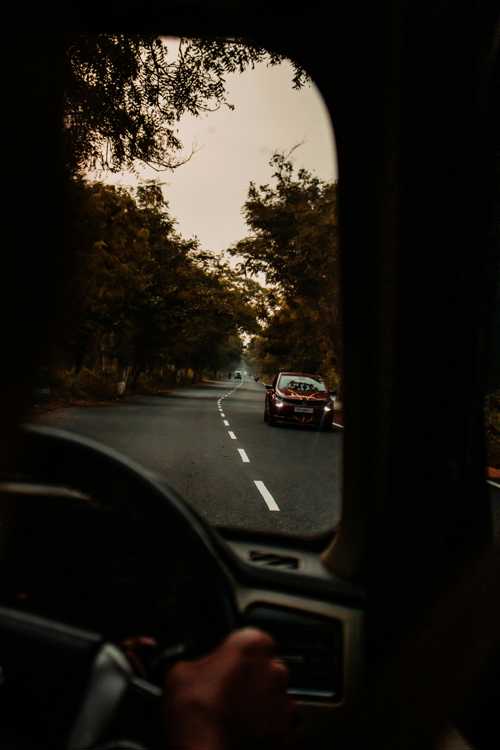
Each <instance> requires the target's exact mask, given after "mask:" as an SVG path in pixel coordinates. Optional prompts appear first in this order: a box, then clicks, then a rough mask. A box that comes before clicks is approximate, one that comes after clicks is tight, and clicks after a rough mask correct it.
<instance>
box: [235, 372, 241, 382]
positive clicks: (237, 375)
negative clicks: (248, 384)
mask: <svg viewBox="0 0 500 750" xmlns="http://www.w3.org/2000/svg"><path fill="white" fill-rule="evenodd" d="M241 377H242V376H241V371H240V370H236V371H235V373H234V379H235V380H241Z"/></svg>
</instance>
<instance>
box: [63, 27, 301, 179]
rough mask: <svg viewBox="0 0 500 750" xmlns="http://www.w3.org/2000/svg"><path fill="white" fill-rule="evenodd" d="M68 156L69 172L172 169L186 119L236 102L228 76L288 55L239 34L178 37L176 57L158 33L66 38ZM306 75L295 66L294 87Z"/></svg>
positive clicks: (177, 159) (178, 160) (182, 158)
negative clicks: (180, 128)
mask: <svg viewBox="0 0 500 750" xmlns="http://www.w3.org/2000/svg"><path fill="white" fill-rule="evenodd" d="M65 41H66V43H65V103H64V132H65V145H66V148H65V154H66V163H67V168H68V173H69V174H75V173H76V172H80V173H82V172H83V171H84V170H91V169H96V168H102V169H104V170H106V171H111V172H117V171H120V170H121V169H129V170H130V169H133V168H134V166H135V164H136V162H143V163H147V164H149V165H150V166H152V167H154V168H157V169H172V168H175V167H176V166H179V164H182V163H183V162H184V161H185V159H186V158H189V157H185V156H181V155H180V151H181V148H182V143H181V140H180V135H179V132H178V129H177V128H178V123H179V120H180V118H181V117H182V116H183V115H184V114H186V113H189V114H192V115H198V114H200V113H201V112H206V111H210V110H214V109H218V108H219V107H221V106H229V107H231V106H232V105H231V103H230V102H229V101H228V100H227V97H226V90H225V80H226V76H227V75H228V74H230V73H234V72H238V71H239V72H243V71H244V70H245V69H246V68H249V67H253V66H254V65H255V64H256V63H259V62H263V61H267V63H268V64H269V65H276V64H278V63H280V62H281V61H282V60H283V58H282V57H281V56H280V55H277V54H275V53H272V54H271V53H268V52H266V51H265V50H263V49H262V48H260V47H257V46H254V45H251V44H248V43H243V42H239V41H238V40H231V41H225V40H202V39H192V40H186V39H181V40H180V47H179V54H178V56H177V57H172V56H170V55H169V46H168V42H167V41H166V40H164V39H160V38H158V37H157V36H156V35H155V34H146V33H143V34H133V35H132V34H125V33H118V34H109V33H100V34H97V33H95V34H88V33H86V34H82V33H72V34H67V35H66V37H65ZM305 80H306V74H305V73H304V71H303V70H302V69H301V68H300V67H299V66H297V65H294V78H293V85H294V86H295V87H296V88H299V87H301V86H302V85H303V84H304V81H305Z"/></svg>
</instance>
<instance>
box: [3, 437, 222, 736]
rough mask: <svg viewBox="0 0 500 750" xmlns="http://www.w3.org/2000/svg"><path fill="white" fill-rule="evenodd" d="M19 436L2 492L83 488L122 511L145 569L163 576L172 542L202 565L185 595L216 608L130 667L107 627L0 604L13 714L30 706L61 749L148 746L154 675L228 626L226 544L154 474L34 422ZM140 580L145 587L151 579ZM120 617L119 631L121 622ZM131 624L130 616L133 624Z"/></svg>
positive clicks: (155, 729)
mask: <svg viewBox="0 0 500 750" xmlns="http://www.w3.org/2000/svg"><path fill="white" fill-rule="evenodd" d="M23 441H24V442H23V447H22V455H21V460H20V467H19V469H20V472H21V475H22V478H23V482H22V483H16V482H11V483H4V485H3V487H2V491H3V492H2V498H3V497H9V495H11V496H13V498H14V503H17V502H18V500H19V496H20V495H22V496H23V497H24V498H25V497H26V496H28V498H29V500H30V501H33V507H36V506H37V504H38V501H37V496H39V495H40V494H42V495H44V494H47V493H49V494H52V495H57V494H58V493H60V494H62V496H63V499H64V497H66V496H67V497H68V498H70V499H71V497H72V496H73V495H72V493H73V494H75V493H76V494H80V495H82V496H84V497H85V498H88V500H89V504H90V505H92V504H93V503H97V505H98V506H99V508H104V509H106V510H111V511H112V512H113V513H115V514H116V513H118V514H125V515H126V516H127V518H129V519H130V521H131V526H132V527H133V529H134V533H135V534H137V535H138V536H137V537H136V539H137V545H138V548H140V549H148V550H149V552H148V554H149V553H150V554H151V555H152V557H151V558H150V559H151V560H154V561H155V564H156V565H153V564H152V563H151V567H150V570H149V572H150V573H151V575H152V576H153V581H154V582H155V585H156V586H161V580H162V576H165V577H168V571H166V572H165V573H163V572H162V571H161V565H162V560H163V559H164V553H163V550H164V549H166V548H167V547H168V545H169V543H170V542H172V543H173V544H175V549H176V550H177V551H178V550H181V553H180V554H181V557H182V558H183V559H184V560H185V561H186V562H187V561H189V560H191V559H193V558H194V559H195V560H196V570H198V571H200V583H199V584H197V581H196V580H194V579H193V578H191V579H190V582H189V585H190V587H191V588H190V596H193V595H199V596H200V597H203V600H204V601H207V600H210V602H211V606H212V610H211V612H213V613H216V614H214V616H213V617H212V616H209V617H204V621H203V622H201V623H196V627H195V628H194V632H191V633H190V638H189V640H188V639H185V638H181V639H180V640H177V641H176V642H175V643H167V644H166V647H165V644H161V643H160V647H159V648H157V649H156V651H155V653H154V659H151V660H150V661H149V662H148V668H147V669H146V671H145V672H144V673H143V674H138V673H137V670H134V668H133V666H132V664H131V662H130V660H129V659H128V658H127V656H126V655H125V653H124V651H123V650H122V649H121V648H120V644H119V643H118V644H117V643H112V642H109V639H108V640H107V639H106V634H103V633H102V632H96V631H95V630H94V631H89V630H88V629H87V628H85V627H81V626H80V624H79V623H74V622H73V623H71V624H68V623H66V622H64V621H62V622H61V621H57V620H55V619H53V618H52V617H50V616H49V617H47V616H46V615H45V614H44V613H42V614H40V613H39V612H37V613H33V612H31V611H26V609H25V608H24V609H23V608H19V607H16V606H15V602H14V606H13V602H12V601H9V602H7V606H2V607H0V643H2V644H3V651H2V653H1V654H0V668H1V670H0V678H1V679H0V684H2V683H3V687H2V688H0V689H1V691H2V692H3V693H4V694H7V697H8V699H9V701H10V703H9V704H8V705H9V706H10V708H9V710H11V711H12V712H13V715H14V714H15V712H16V710H18V708H19V706H21V708H20V709H19V710H20V712H21V713H20V718H21V720H22V715H23V714H25V713H26V711H28V714H29V712H30V711H32V712H34V713H33V714H30V720H31V721H32V723H34V724H37V722H38V725H37V726H38V728H39V729H41V730H42V734H43V733H44V732H45V733H46V737H45V740H46V741H48V740H50V741H51V742H53V741H54V737H55V738H56V740H57V741H58V742H63V743H64V744H65V746H66V747H68V748H69V750H89V749H90V748H98V747H100V746H102V745H103V743H106V742H108V743H109V742H110V741H114V740H116V739H117V738H120V739H121V740H123V738H125V739H126V740H127V741H135V742H137V741H139V742H142V743H146V744H147V746H148V747H152V746H155V745H156V744H158V743H159V742H161V738H162V728H161V727H162V724H161V721H160V704H161V696H162V687H161V685H162V680H161V679H160V678H159V675H160V674H163V673H164V668H165V665H168V664H169V663H173V662H175V660H177V659H179V658H182V657H186V658H189V657H190V656H197V655H200V654H202V653H206V652H207V651H208V650H209V649H210V648H212V647H213V646H215V645H216V644H217V643H218V642H220V641H221V640H222V639H223V638H224V637H225V636H226V635H227V634H228V633H229V632H231V630H233V629H234V628H235V626H236V622H237V608H236V604H235V599H234V593H233V584H232V580H231V575H230V573H229V569H228V565H227V561H228V559H229V558H228V557H227V554H228V553H227V549H226V548H225V545H224V543H223V542H222V541H221V540H220V539H219V538H218V537H217V536H216V535H215V534H214V533H213V532H212V530H211V529H210V528H209V527H208V526H207V525H206V524H205V523H204V522H203V521H202V520H201V519H200V518H199V517H198V516H197V514H196V513H195V512H194V511H193V510H191V509H190V508H189V507H188V506H187V505H186V504H185V503H184V502H183V501H182V500H181V499H180V498H179V496H178V495H176V493H175V492H174V491H173V490H172V489H171V488H169V487H168V486H167V485H166V484H165V483H164V482H163V481H162V480H161V479H160V478H158V477H157V476H156V475H153V474H151V473H149V472H147V471H145V470H144V469H142V468H141V467H140V466H138V465H136V464H135V463H134V462H132V461H131V460H129V459H127V458H124V457H123V456H121V455H119V454H117V453H116V452H115V451H113V450H111V449H108V448H106V447H103V446H101V445H99V444H97V443H95V442H94V441H92V440H89V439H86V438H83V437H80V436H76V435H73V434H70V433H66V432H63V431H61V430H56V429H53V428H48V427H40V426H36V427H35V426H28V427H25V428H23ZM26 479H28V481H29V483H30V484H27V483H26ZM40 488H42V490H41V489H40ZM66 488H70V489H69V491H68V489H66ZM65 493H66V494H65ZM2 507H3V508H5V507H8V504H7V506H5V505H3V504H2ZM2 513H3V511H2ZM0 520H2V519H0ZM3 522H4V523H5V518H4V519H3ZM7 525H8V523H7ZM0 529H1V525H0ZM61 531H63V530H61ZM162 540H163V541H162ZM0 542H1V540H0ZM89 554H90V555H91V554H92V544H91V543H89ZM0 563H1V557H0ZM34 564H35V565H36V561H34ZM153 567H157V568H158V569H156V570H152V568H153ZM1 572H2V565H1V564H0V573H1ZM7 573H8V571H7ZM148 585H149V589H148V591H151V581H149V583H148ZM197 587H198V588H197ZM201 589H203V590H201ZM160 596H161V592H160ZM122 625H123V631H124V632H127V623H126V622H125V623H123V624H122ZM134 628H135V623H134V626H132V625H131V629H130V631H129V632H130V633H131V634H133V633H134V632H135V630H134ZM27 701H28V703H27ZM28 704H29V706H30V709H29V710H28V709H27V705H28ZM49 723H50V726H49V725H48V724H49ZM49 735H51V736H50V737H49ZM112 746H114V745H112ZM122 746H123V747H125V746H126V745H120V747H122Z"/></svg>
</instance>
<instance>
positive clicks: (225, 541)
mask: <svg viewBox="0 0 500 750" xmlns="http://www.w3.org/2000/svg"><path fill="white" fill-rule="evenodd" d="M61 19H62V20H63V21H64V22H65V23H66V26H67V27H68V28H69V27H71V28H74V29H75V28H78V29H80V30H81V31H82V33H91V32H90V29H91V28H94V25H95V23H96V22H97V24H98V25H106V24H104V20H105V19H106V22H107V24H108V26H109V27H110V28H111V27H115V28H120V29H126V30H129V31H130V32H133V31H134V30H137V29H138V28H153V27H154V28H155V29H158V32H159V33H165V34H169V35H177V36H188V35H189V36H196V35H199V36H200V35H201V36H207V37H210V36H219V37H241V38H246V39H250V40H252V41H255V42H257V43H258V44H260V45H262V46H264V47H266V48H269V49H272V50H276V51H278V52H280V53H284V54H286V55H287V56H289V57H290V58H292V59H295V60H297V61H299V63H300V64H301V65H303V66H304V67H305V68H306V70H307V71H308V72H309V73H310V75H311V76H312V78H313V79H314V81H315V82H316V84H317V85H318V87H319V89H320V91H321V93H322V96H323V98H324V101H325V103H326V105H327V107H328V109H329V111H330V113H331V116H332V120H333V123H334V126H335V133H336V141H337V149H338V163H339V184H340V186H341V190H340V207H339V222H340V236H341V248H342V255H341V276H342V286H341V292H342V315H343V320H342V325H343V332H344V335H343V340H344V342H345V343H344V352H343V367H344V383H345V392H344V394H343V400H344V403H345V413H344V422H345V432H344V454H343V455H344V459H343V461H344V465H343V514H342V521H341V524H340V526H339V527H338V528H337V529H336V530H335V533H334V534H333V535H329V536H328V537H327V536H322V537H318V538H316V539H311V540H309V541H307V540H304V541H303V542H300V541H298V540H296V539H295V540H289V539H286V538H280V537H271V536H266V535H265V534H261V535H252V534H250V533H249V534H248V535H245V533H244V532H241V531H239V532H238V533H237V534H236V533H231V531H229V530H228V531H227V532H226V533H224V532H223V531H215V530H214V529H212V528H210V527H208V525H207V524H206V523H205V522H204V521H203V519H202V518H200V517H198V515H197V514H196V513H195V512H194V511H193V510H191V509H190V508H189V507H188V506H187V505H186V504H185V503H184V502H183V500H182V498H179V497H178V496H177V495H176V494H175V493H174V492H173V491H172V490H171V489H170V488H169V486H168V482H167V483H165V482H164V481H163V480H162V479H161V478H158V477H156V476H152V475H151V474H150V473H149V472H147V471H145V470H144V469H143V468H142V467H141V466H138V465H136V464H134V463H133V462H131V461H129V460H128V459H124V458H123V457H121V456H119V455H118V454H116V453H114V452H113V451H112V450H110V449H108V448H106V447H104V446H100V445H96V444H94V443H93V442H92V441H90V440H87V439H84V438H79V437H76V436H69V435H68V434H65V433H63V432H58V431H57V430H54V429H49V428H42V427H25V428H24V429H23V432H22V437H21V438H20V440H21V443H20V444H21V446H22V448H21V450H20V451H19V459H18V471H17V473H16V474H15V475H10V476H5V477H4V478H3V481H2V485H1V506H0V510H1V525H0V668H1V671H0V704H1V705H0V712H1V713H0V726H1V727H3V729H2V735H0V736H2V744H3V745H4V746H5V747H67V748H70V750H90V749H91V748H95V749H97V748H99V747H102V746H104V743H109V742H112V741H116V740H121V741H123V740H124V739H126V740H129V741H133V742H136V743H140V746H143V747H146V748H153V747H163V746H164V744H163V737H162V729H161V722H160V712H159V705H160V701H161V690H162V688H161V684H162V682H161V674H162V670H163V668H164V666H165V664H168V663H172V662H173V661H175V659H178V658H182V657H184V658H189V657H191V656H197V655H200V654H203V653H206V652H207V651H208V650H209V649H210V648H211V647H213V646H214V645H216V644H217V643H219V642H220V640H221V639H222V638H223V637H224V636H225V635H226V634H227V633H229V632H230V631H231V630H232V629H234V628H235V627H238V626H241V625H243V624H252V625H257V626H258V627H260V628H262V629H264V630H266V631H267V632H269V633H271V634H272V635H273V636H274V637H275V639H276V641H277V644H278V652H279V655H280V656H281V657H282V658H283V659H284V660H285V662H286V663H287V665H288V666H289V669H290V692H291V694H292V695H293V696H294V697H295V698H296V700H297V701H298V704H299V710H300V722H299V726H298V728H297V736H296V739H295V743H296V746H297V747H298V748H299V747H301V748H306V747H307V748H318V749H319V748H323V747H324V748H326V747H337V748H351V747H352V748H354V747H366V748H374V747H376V748H379V747H380V748H401V749H403V748H404V749H405V750H411V749H412V748H415V749H417V748H418V749H419V750H422V749H423V748H434V747H440V745H439V744H438V743H439V742H441V741H444V740H443V737H444V736H445V735H446V733H447V732H448V730H450V728H453V731H454V732H455V733H456V734H455V737H456V741H457V742H458V744H457V745H455V747H473V748H478V750H483V749H486V748H490V747H491V748H493V747H498V746H499V743H500V728H499V725H498V719H497V706H498V687H499V684H498V683H499V673H500V596H499V584H498V582H499V580H500V556H499V547H498V542H497V543H496V544H495V541H494V533H493V524H492V516H491V506H490V496H489V489H488V486H487V484H486V481H485V470H484V467H485V444H484V427H483V412H482V409H483V405H482V404H483V401H482V399H483V384H484V381H485V378H486V373H487V371H488V368H489V367H490V366H491V351H490V342H491V340H492V338H493V336H492V325H493V323H492V321H493V313H494V310H493V306H494V299H495V283H496V279H497V278H498V273H499V266H498V263H499V256H498V251H499V242H498V240H499V238H498V211H499V207H500V201H499V198H500V193H499V176H500V172H499V169H498V167H499V164H498V153H499V152H498V134H499V133H500V123H499V121H498V107H497V108H496V109H495V105H497V104H498V90H499V86H498V84H499V80H498V36H497V37H496V39H495V29H496V26H495V24H496V17H495V13H494V9H493V8H492V5H491V4H490V3H487V2H476V3H472V2H469V0H466V1H465V2H463V3H460V4H457V3H453V2H451V1H450V0H445V1H444V2H440V3H433V4H427V3H417V2H396V3H393V2H382V3H378V4H369V5H368V4H367V5H366V7H362V8H359V7H358V6H353V5H349V4H346V3H323V2H318V3H314V2H312V3H309V4H308V5H307V6H304V7H302V8H301V9H300V10H295V9H294V8H292V6H287V5H285V4H284V3H279V2H276V3H261V2H254V3H253V4H252V5H249V4H247V3H227V2H217V1H214V2H204V3H201V2H198V0H186V2H181V1H180V0H179V1H177V2H169V3H163V2H152V3H145V4H139V3H135V2H132V1H130V2H122V3H119V4H112V6H111V8H110V9H108V14H107V15H105V14H104V11H102V10H99V13H97V11H95V12H93V11H92V9H91V8H90V7H89V6H87V5H84V4H81V3H74V4H72V6H71V8H69V7H65V8H64V9H63V10H62V11H61ZM496 30H497V31H498V29H496ZM8 42H9V44H8V53H9V56H10V59H16V60H17V61H18V62H17V67H16V71H15V75H13V76H12V78H11V80H10V81H9V92H8V96H9V100H10V102H11V106H10V118H11V119H10V120H9V125H10V127H11V132H10V142H11V143H12V144H15V145H16V148H15V149H14V148H13V149H9V151H10V152H11V153H10V154H9V156H10V157H11V159H12V164H11V169H10V171H8V174H9V175H12V179H11V182H10V192H11V195H12V196H14V195H19V194H23V192H24V191H26V190H27V189H28V188H27V184H26V182H27V181H28V182H29V185H30V187H29V189H30V190H36V191H37V197H38V199H37V201H36V203H35V206H34V208H33V210H32V214H31V215H30V217H29V221H26V219H24V220H23V222H22V224H20V223H17V224H16V225H15V227H14V228H17V230H18V231H17V234H16V239H15V243H14V245H13V248H14V249H13V250H12V256H13V255H14V254H18V256H16V258H13V259H12V260H10V261H9V258H7V265H6V267H5V268H4V272H3V273H4V284H3V286H4V290H3V292H2V306H3V305H5V310H2V315H1V320H2V330H4V329H5V334H4V339H3V344H4V351H5V352H9V356H10V358H11V359H12V360H13V361H15V362H16V367H17V372H18V373H20V374H19V378H20V379H22V378H28V379H29V377H30V375H29V367H30V359H29V353H28V352H27V351H26V349H25V348H24V346H23V343H22V342H23V340H24V337H23V331H25V330H27V328H28V325H29V326H32V325H35V327H37V326H38V328H37V341H38V343H39V346H40V348H42V347H43V346H45V345H46V341H47V339H48V334H47V329H48V328H50V325H51V321H52V319H53V318H54V319H55V316H56V315H57V304H56V300H55V299H54V298H53V296H52V295H48V294H47V289H51V288H55V286H56V285H57V283H58V280H59V279H61V278H63V277H64V273H65V264H66V263H67V262H68V261H67V258H66V256H65V253H64V227H63V222H62V221H61V214H62V208H61V206H62V204H63V201H64V196H63V191H62V189H61V186H62V184H63V183H62V168H61V163H60V162H61V160H60V150H61V149H60V147H61V144H60V131H61V128H60V114H61V97H62V92H63V89H64V70H63V69H62V67H61V59H62V55H61V50H62V49H63V45H64V35H58V34H50V35H45V34H40V33H36V32H30V33H29V34H27V35H24V34H20V33H18V34H14V35H12V37H10V38H9V39H8ZM24 44H28V47H29V54H26V55H25V56H24V58H23V59H22V60H20V59H19V56H18V50H19V49H22V48H23V45H24ZM495 100H496V101H495ZM495 160H496V161H495ZM7 220H8V221H9V222H11V223H12V225H13V226H14V218H13V214H12V217H11V216H8V219H7ZM66 220H67V221H68V220H69V219H68V218H67V217H66ZM21 227H22V232H21V231H19V230H20V228H21ZM19 254H20V255H22V256H23V257H29V258H30V260H32V265H31V268H30V271H29V272H28V271H26V269H25V268H24V266H23V268H21V266H22V265H23V264H20V263H19ZM9 263H12V268H10V266H9ZM19 290H22V292H23V296H24V298H25V299H26V300H27V301H26V304H25V306H24V307H23V309H22V311H21V312H20V314H19V316H18V317H17V319H16V321H15V324H14V325H13V324H12V320H11V315H9V314H8V313H9V310H10V309H11V306H12V305H14V302H16V304H17V307H16V309H19V301H18V299H17V298H18V295H19V293H20V292H19ZM41 309H43V310H44V316H39V319H37V318H38V316H37V314H36V313H37V310H41ZM7 321H9V325H6V322H7ZM14 329H15V333H16V335H14ZM10 385H12V384H10ZM367 415H369V416H368V418H367ZM5 418H6V419H7V420H8V418H9V417H8V414H6V416H5ZM325 492H328V488H325ZM89 545H90V547H91V550H92V554H91V556H90V559H89V555H88V549H89ZM86 551H87V554H85V552H86ZM82 561H84V564H83V563H82ZM137 634H141V635H147V636H151V637H152V638H154V639H155V642H156V646H155V648H154V649H151V650H149V651H147V652H145V653H144V654H142V655H141V665H140V668H137V667H136V668H134V667H133V665H132V662H131V661H130V660H129V659H127V658H126V656H125V653H126V648H125V646H124V642H125V641H126V639H127V638H129V637H131V636H135V635H137ZM27 716H29V721H27V719H26V717H27ZM111 746H112V745H111ZM115 746H116V747H120V745H119V744H118V745H115ZM442 747H445V745H442Z"/></svg>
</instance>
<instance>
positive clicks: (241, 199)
mask: <svg viewBox="0 0 500 750" xmlns="http://www.w3.org/2000/svg"><path fill="white" fill-rule="evenodd" d="M67 38H68V46H67V48H66V66H65V69H66V71H67V81H66V86H65V97H66V99H65V119H64V135H65V149H66V150H65V167H66V174H67V181H66V207H67V211H68V216H67V218H69V222H68V223H69V229H68V247H67V252H68V253H72V256H73V257H72V261H73V262H72V263H71V264H68V266H70V265H71V268H72V276H71V278H68V282H67V284H66V285H65V290H64V295H65V297H64V310H63V315H62V320H61V323H60V328H59V330H57V331H55V335H56V338H57V341H55V342H54V346H53V349H52V351H51V357H50V359H49V357H47V362H44V363H43V364H44V367H43V370H41V374H40V379H39V383H38V384H37V387H36V389H35V391H34V393H33V404H34V414H35V418H36V420H38V421H41V422H43V423H44V424H48V425H52V426H55V427H58V428H62V429H67V430H70V431H74V432H77V433H79V434H81V435H84V436H87V437H91V438H93V439H95V440H97V441H99V442H101V443H103V444H105V445H107V446H110V447H112V448H114V449H115V450H118V451H120V452H122V453H124V454H125V455H127V456H129V457H131V458H132V459H134V460H135V461H137V462H139V463H140V464H142V465H143V466H144V467H145V468H146V469H148V470H151V471H153V472H155V473H157V474H159V475H160V476H161V477H162V479H163V480H165V481H166V482H168V483H169V484H170V485H171V486H172V487H173V488H174V489H175V490H177V492H178V493H179V494H180V495H181V496H182V497H183V498H184V499H185V500H186V502H188V503H190V504H191V505H192V506H193V507H194V508H195V509H196V510H197V511H198V512H199V513H200V514H201V515H202V516H204V517H205V518H206V519H207V520H208V521H209V522H210V523H211V524H213V525H215V526H217V527H219V528H231V529H234V528H237V529H240V530H245V531H263V532H270V533H276V534H286V535H292V536H295V537H301V538H303V537H309V536H311V535H317V534H318V533H322V532H325V531H328V530H331V529H332V528H334V527H335V525H336V524H337V523H338V521H339V519H340V515H341V464H342V430H343V426H342V425H343V417H342V376H341V373H342V361H341V353H342V346H341V341H340V325H339V320H340V310H339V301H338V300H339V294H338V274H337V260H338V238H337V218H336V217H337V212H336V206H337V167H336V154H335V143H334V138H333V131H332V128H331V124H330V120H329V115H328V112H327V110H326V108H325V106H324V104H323V101H322V99H321V97H320V95H319V93H318V90H317V89H316V87H315V85H314V83H313V82H312V81H311V80H310V78H309V77H308V75H307V73H306V72H305V71H304V70H302V69H301V68H300V66H299V65H298V64H296V63H294V62H293V61H291V60H288V59H286V58H283V57H281V56H280V55H279V54H272V55H270V54H269V53H268V52H267V51H266V50H263V49H261V48H256V47H252V46H248V45H245V44H243V43H242V42H239V41H237V40H231V41H224V40H217V41H214V40H209V41H207V40H196V39H177V38H170V37H161V38H160V37H157V36H155V35H154V34H140V35H134V36H127V35H126V34H72V35H67ZM42 373H43V376H42ZM279 373H282V374H281V376H280V377H279V389H280V390H281V391H282V392H283V393H284V392H287V393H289V394H292V395H293V394H300V395H301V396H303V397H308V398H309V399H310V403H291V404H288V403H287V404H284V403H280V402H279V400H277V399H276V398H275V394H274V393H273V392H271V390H270V389H269V388H267V387H266V386H268V385H270V384H271V383H275V382H276V379H277V376H278V375H279ZM319 373H320V374H321V376H320V375H319ZM333 390H335V391H336V394H337V398H336V399H335V400H332V399H330V398H327V392H328V391H333ZM314 394H317V395H318V396H321V398H319V397H318V398H313V397H314ZM302 400H303V401H304V400H305V398H303V399H302Z"/></svg>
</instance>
